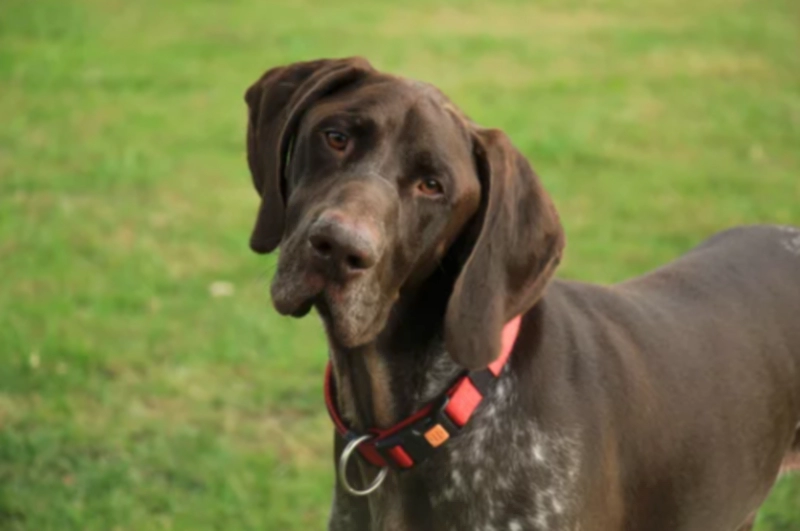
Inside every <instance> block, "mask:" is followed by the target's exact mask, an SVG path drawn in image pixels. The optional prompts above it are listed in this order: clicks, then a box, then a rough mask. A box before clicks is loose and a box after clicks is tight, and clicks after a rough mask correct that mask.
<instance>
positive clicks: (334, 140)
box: [325, 129, 350, 151]
mask: <svg viewBox="0 0 800 531" xmlns="http://www.w3.org/2000/svg"><path fill="white" fill-rule="evenodd" d="M325 141H326V142H327V143H328V146H330V148H331V149H333V150H335V151H344V150H346V149H347V146H348V145H349V144H350V138H348V136H347V135H346V134H344V133H342V132H340V131H334V130H330V129H329V130H327V131H325Z"/></svg>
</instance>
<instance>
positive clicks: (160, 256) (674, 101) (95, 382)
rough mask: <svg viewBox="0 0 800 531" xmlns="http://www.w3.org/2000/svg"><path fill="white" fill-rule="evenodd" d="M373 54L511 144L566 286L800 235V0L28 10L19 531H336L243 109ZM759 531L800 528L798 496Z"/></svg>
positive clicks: (326, 436) (0, 442)
mask: <svg viewBox="0 0 800 531" xmlns="http://www.w3.org/2000/svg"><path fill="white" fill-rule="evenodd" d="M351 54H361V55H366V56H368V57H369V58H370V59H371V60H372V61H373V63H374V64H375V65H376V66H377V67H379V68H382V69H385V70H390V71H392V72H395V73H399V74H403V75H407V76H410V77H416V78H419V79H424V80H427V81H430V82H433V83H435V84H436V85H438V86H439V87H441V88H442V89H443V90H444V91H445V92H446V93H448V94H449V95H450V96H451V97H452V98H453V100H454V101H455V102H456V103H457V104H459V105H460V106H462V107H463V108H464V109H465V110H466V111H467V112H468V113H469V114H470V115H471V116H472V117H473V118H475V119H476V120H477V121H479V122H480V123H482V124H484V125H490V126H496V127H501V128H504V129H505V130H506V131H508V132H509V134H510V135H511V137H512V138H513V139H514V141H515V142H516V144H517V145H518V146H519V147H520V148H521V149H522V150H523V151H524V152H526V153H527V154H528V155H529V157H530V158H531V160H532V162H533V164H534V166H535V167H536V168H537V169H538V170H539V173H541V174H542V176H543V178H544V180H545V183H546V185H547V187H548V188H549V190H550V191H551V193H552V194H553V196H554V199H555V201H556V203H557V205H558V207H559V209H560V212H561V215H562V218H563V221H564V223H565V225H566V228H567V235H568V241H569V245H568V252H567V256H566V262H565V264H564V265H563V267H562V269H561V275H562V276H565V277H572V278H581V279H584V280H591V281H599V282H612V281H617V280H620V279H623V278H626V277H628V276H631V275H635V274H638V273H641V272H643V271H645V270H647V269H649V268H652V267H655V266H657V265H659V264H662V263H664V262H666V261H668V260H670V259H671V258H673V257H675V256H676V255H678V254H680V253H682V252H684V251H686V250H687V249H688V248H689V247H691V246H692V245H694V244H695V243H697V242H698V241H700V240H701V239H703V238H705V237H706V236H708V235H709V234H711V233H712V232H714V231H717V230H720V229H723V228H725V227H728V226H731V225H735V224H740V223H752V222H779V223H794V224H800V171H799V170H800V6H799V5H798V4H797V1H796V0H649V1H647V2H641V1H640V0H586V1H580V2H578V1H576V0H540V1H537V2H522V1H514V0H493V1H492V2H477V1H475V2H471V1H448V0H435V1H430V0H406V1H404V2H388V1H372V2H358V1H356V0H343V1H340V2H323V1H319V0H300V1H294V2H285V3H281V2H276V1H271V0H270V1H256V0H228V1H221V0H173V1H156V0H139V1H137V2H123V1H120V0H36V1H35V2H32V1H27V0H3V1H2V3H0V529H2V530H23V529H24V530H32V531H50V530H57V531H66V530H205V529H209V530H211V529H226V530H228V529H230V530H240V529H241V530H249V529H254V530H255V529H260V530H263V529H269V530H276V529H281V530H300V529H303V530H306V529H322V528H323V526H324V522H325V519H326V514H327V511H328V507H329V503H330V491H331V485H332V482H333V470H332V465H331V462H330V453H331V450H330V441H331V429H330V426H329V424H328V420H327V418H326V414H325V412H324V407H323V403H322V399H321V383H322V368H323V364H324V361H325V358H326V352H325V347H324V343H323V338H322V334H321V330H320V326H319V324H318V322H317V321H316V320H315V319H314V318H307V319H305V320H301V321H292V320H288V319H283V318H279V317H278V316H276V315H275V314H274V313H273V311H272V310H271V307H270V304H269V300H268V291H267V287H268V280H269V277H270V273H271V270H272V269H273V259H272V258H269V259H266V260H265V259H263V258H259V257H256V256H254V255H251V254H250V253H249V251H248V249H247V238H248V235H249V230H250V227H251V222H252V220H253V215H254V212H255V209H256V197H255V194H254V193H253V190H252V188H251V185H250V183H249V176H248V173H247V169H246V164H245V158H244V145H243V136H244V123H245V107H244V104H243V102H242V94H243V92H244V89H245V88H246V87H247V86H248V85H249V83H250V82H252V81H253V80H254V79H255V78H256V77H257V76H258V75H260V73H261V72H262V71H263V70H264V69H266V68H267V67H270V66H274V65H278V64H283V63H287V62H290V61H294V60H300V59H310V58H316V57H321V56H343V55H351ZM758 529H759V530H760V531H788V530H795V531H796V530H799V529H800V478H793V479H785V480H783V481H781V482H780V483H779V485H778V487H777V488H776V490H775V491H774V494H773V496H772V497H771V498H770V500H769V503H768V505H767V507H766V508H765V511H764V512H763V513H762V515H761V517H760V519H759V527H758ZM709 531H711V530H709Z"/></svg>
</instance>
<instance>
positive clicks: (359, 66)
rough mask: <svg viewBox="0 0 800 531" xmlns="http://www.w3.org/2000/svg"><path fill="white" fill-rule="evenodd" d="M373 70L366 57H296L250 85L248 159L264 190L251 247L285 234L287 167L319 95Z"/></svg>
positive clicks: (264, 247)
mask: <svg viewBox="0 0 800 531" xmlns="http://www.w3.org/2000/svg"><path fill="white" fill-rule="evenodd" d="M370 72H374V70H373V69H372V67H371V66H370V64H369V63H368V62H367V61H366V60H365V59H362V58H360V57H353V58H347V59H323V60H319V61H309V62H301V63H294V64H291V65H288V66H281V67H277V68H273V69H271V70H269V71H267V72H266V73H265V74H264V75H263V76H261V78H260V79H259V80H258V81H256V82H255V83H254V84H253V85H252V86H251V87H250V88H248V89H247V92H246V93H245V96H244V99H245V101H246V102H247V105H248V107H249V111H250V112H249V119H248V125H247V163H248V165H249V166H250V173H251V174H252V177H253V185H254V186H255V188H256V191H257V192H258V193H259V194H260V195H261V206H260V207H259V209H258V215H257V217H256V223H255V227H254V228H253V233H252V235H251V237H250V247H251V248H252V249H253V250H254V251H255V252H257V253H269V252H271V251H273V250H275V248H276V247H278V245H279V244H280V242H281V239H282V238H283V226H284V215H285V212H284V211H285V204H286V197H285V192H286V190H285V189H284V182H283V181H284V172H285V169H286V163H287V158H288V157H289V155H290V154H289V149H290V146H291V143H292V139H293V138H294V135H295V132H296V129H297V126H298V124H299V122H300V119H301V118H302V116H303V114H304V113H305V111H306V110H308V108H309V106H311V105H312V104H313V103H314V102H315V101H317V100H318V99H320V98H321V97H323V96H326V95H328V94H331V93H332V92H334V91H336V90H338V89H339V88H341V87H343V86H345V85H348V84H350V83H353V82H355V81H357V80H359V79H361V78H363V77H364V76H365V75H367V74H368V73H370Z"/></svg>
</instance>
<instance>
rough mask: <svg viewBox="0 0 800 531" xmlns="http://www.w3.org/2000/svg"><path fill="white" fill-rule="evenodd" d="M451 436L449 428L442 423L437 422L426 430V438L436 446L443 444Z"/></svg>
mask: <svg viewBox="0 0 800 531" xmlns="http://www.w3.org/2000/svg"><path fill="white" fill-rule="evenodd" d="M449 438H450V434H449V433H447V430H446V429H444V428H443V427H442V425H441V424H437V425H436V426H434V427H433V428H431V429H429V430H428V431H426V432H425V440H426V441H428V444H430V445H431V446H433V447H434V448H436V447H437V446H441V445H442V444H444V442H445V441H446V440H447V439H449Z"/></svg>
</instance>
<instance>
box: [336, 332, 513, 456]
mask: <svg viewBox="0 0 800 531" xmlns="http://www.w3.org/2000/svg"><path fill="white" fill-rule="evenodd" d="M520 321H521V317H519V316H518V317H515V318H514V319H512V320H511V321H509V322H508V323H507V324H506V326H505V327H504V328H503V335H502V347H501V350H500V356H499V357H498V358H497V359H496V360H495V361H494V362H492V363H491V364H490V365H489V366H488V367H487V368H486V369H482V370H479V371H466V372H465V373H464V374H463V375H462V376H460V377H459V378H458V380H456V383H455V384H454V385H453V386H452V387H450V389H449V390H448V391H447V392H446V393H445V395H444V396H443V397H441V398H439V399H438V400H435V401H434V402H431V403H430V404H428V405H426V406H425V407H423V408H422V409H421V410H419V411H418V412H416V413H414V414H413V415H411V416H410V417H408V418H406V419H404V420H402V421H400V422H399V423H397V424H395V425H394V426H392V427H391V428H388V429H385V430H379V429H371V430H369V433H370V434H372V435H373V438H372V439H370V440H369V441H367V442H365V443H363V444H361V445H359V446H358V451H359V453H360V454H361V455H362V456H363V457H364V459H366V460H367V462H369V463H371V464H373V465H375V466H377V467H385V466H391V467H392V468H395V469H407V468H411V467H413V466H414V465H416V464H417V463H420V462H421V461H423V460H425V459H426V458H428V457H429V456H430V455H431V454H432V453H433V451H434V450H435V449H437V448H439V447H440V446H442V445H443V444H444V443H446V442H447V441H448V440H449V439H450V438H451V437H453V436H455V435H456V434H458V432H459V431H461V428H463V427H464V425H465V424H466V423H467V422H469V419H470V417H472V414H473V413H474V412H475V409H477V407H478V405H479V404H480V403H481V401H482V400H483V398H484V397H485V396H486V392H487V391H488V389H489V387H490V386H491V384H492V382H493V381H494V380H495V379H497V377H499V376H500V372H501V371H502V369H503V367H504V366H505V364H506V363H507V362H508V359H509V357H510V356H511V350H512V349H513V348H514V342H515V341H516V339H517V335H518V333H519V325H520ZM334 393H335V390H334V382H333V374H332V371H331V364H330V362H329V363H328V366H327V368H326V370H325V404H326V405H327V407H328V413H329V414H330V416H331V419H332V420H333V423H334V425H335V426H336V431H338V432H339V434H340V435H341V436H342V437H343V438H344V439H345V443H347V442H350V441H353V440H355V439H356V438H358V437H361V436H362V435H363V434H360V433H356V432H354V431H352V430H350V429H349V428H348V427H347V426H346V425H345V423H344V421H343V420H342V418H341V416H340V415H339V412H338V411H337V410H336V405H335V404H336V402H335V398H334Z"/></svg>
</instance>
